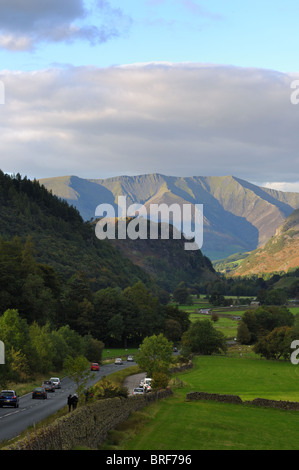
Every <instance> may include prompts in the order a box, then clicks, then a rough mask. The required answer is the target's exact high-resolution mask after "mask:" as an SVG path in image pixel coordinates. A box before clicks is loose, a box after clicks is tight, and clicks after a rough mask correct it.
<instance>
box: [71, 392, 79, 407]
mask: <svg viewBox="0 0 299 470" xmlns="http://www.w3.org/2000/svg"><path fill="white" fill-rule="evenodd" d="M77 405H78V395H77V394H76V393H75V395H74V396H73V397H72V406H73V410H75V409H76V408H77Z"/></svg>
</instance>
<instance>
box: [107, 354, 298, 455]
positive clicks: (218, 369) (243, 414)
mask: <svg viewBox="0 0 299 470" xmlns="http://www.w3.org/2000/svg"><path fill="white" fill-rule="evenodd" d="M298 379H299V366H297V367H296V366H294V365H292V364H291V363H289V362H283V361H278V362H276V361H265V360H262V359H248V358H240V357H238V358H236V357H226V356H200V357H198V358H195V360H194V368H193V369H192V370H191V371H188V372H185V373H182V374H178V375H176V376H175V378H174V383H173V387H172V388H173V391H174V395H173V396H172V397H170V398H167V399H164V400H161V401H159V402H157V403H155V404H152V405H150V406H148V407H146V408H144V409H143V410H141V411H140V412H137V413H133V414H132V415H131V417H130V418H129V420H128V421H127V422H125V423H123V424H122V425H121V426H120V427H119V428H117V429H116V430H115V431H112V432H111V433H110V435H109V439H108V441H107V442H106V443H105V444H104V446H103V447H102V448H105V449H115V450H117V449H123V450H221V449H224V450H298V448H299V412H296V411H284V410H278V409H270V408H260V407H255V406H252V405H250V406H249V405H233V404H226V403H217V402H210V401H198V402H191V401H187V400H186V394H187V393H188V392H190V391H205V392H210V393H220V394H233V395H239V396H240V397H241V398H242V400H243V401H245V400H250V401H251V400H252V399H254V398H268V399H275V400H289V401H299V387H298V383H299V381H298ZM176 384H180V386H178V385H176Z"/></svg>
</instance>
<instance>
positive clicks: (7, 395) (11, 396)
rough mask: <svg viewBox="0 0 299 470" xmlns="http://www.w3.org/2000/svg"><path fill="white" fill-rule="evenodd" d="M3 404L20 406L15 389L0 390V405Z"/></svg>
mask: <svg viewBox="0 0 299 470" xmlns="http://www.w3.org/2000/svg"><path fill="white" fill-rule="evenodd" d="M3 406H14V407H15V408H19V397H18V395H17V394H16V392H15V391H14V390H2V391H1V392H0V407H1V408H2V407H3Z"/></svg>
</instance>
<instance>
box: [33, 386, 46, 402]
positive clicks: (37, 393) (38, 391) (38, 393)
mask: <svg viewBox="0 0 299 470" xmlns="http://www.w3.org/2000/svg"><path fill="white" fill-rule="evenodd" d="M32 398H33V399H34V398H42V399H43V400H45V399H46V398H48V395H47V392H46V390H45V389H44V388H43V387H37V388H35V389H34V390H33V392H32Z"/></svg>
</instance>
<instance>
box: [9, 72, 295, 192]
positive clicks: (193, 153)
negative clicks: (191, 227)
mask: <svg viewBox="0 0 299 470" xmlns="http://www.w3.org/2000/svg"><path fill="white" fill-rule="evenodd" d="M294 78H295V77H294V76H290V75H287V74H283V73H278V72H275V71H271V70H261V69H253V68H252V69H246V68H238V67H229V66H215V65H211V64H176V65H174V64H168V63H161V64H159V63H153V64H139V65H134V66H130V65H128V66H123V67H111V68H106V69H101V68H96V67H79V68H76V67H69V68H65V69H61V70H59V69H57V70H55V69H52V70H45V71H39V72H35V73H29V72H27V73H25V72H24V73H23V72H19V73H13V72H6V73H4V72H3V73H2V74H1V75H0V80H2V82H3V83H4V85H5V90H6V104H5V106H3V107H1V114H0V126H1V129H2V131H1V144H0V149H1V152H0V168H1V169H2V170H3V171H11V172H18V171H19V172H20V173H21V174H27V175H34V176H36V177H46V176H58V175H66V174H75V175H77V176H81V177H94V178H101V177H106V176H111V175H119V174H129V175H133V174H142V173H152V172H158V173H164V174H168V175H180V176H191V175H199V176H200V175H202V176H205V175H207V176H208V175H227V174H233V175H235V176H238V177H240V178H243V179H247V180H249V181H254V182H260V183H263V182H265V181H267V182H269V183H271V182H277V181H284V182H286V183H292V182H297V181H299V158H298V148H299V133H298V121H299V105H298V106H294V105H292V104H291V101H290V95H291V91H292V90H291V88H290V85H291V82H292V80H294Z"/></svg>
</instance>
